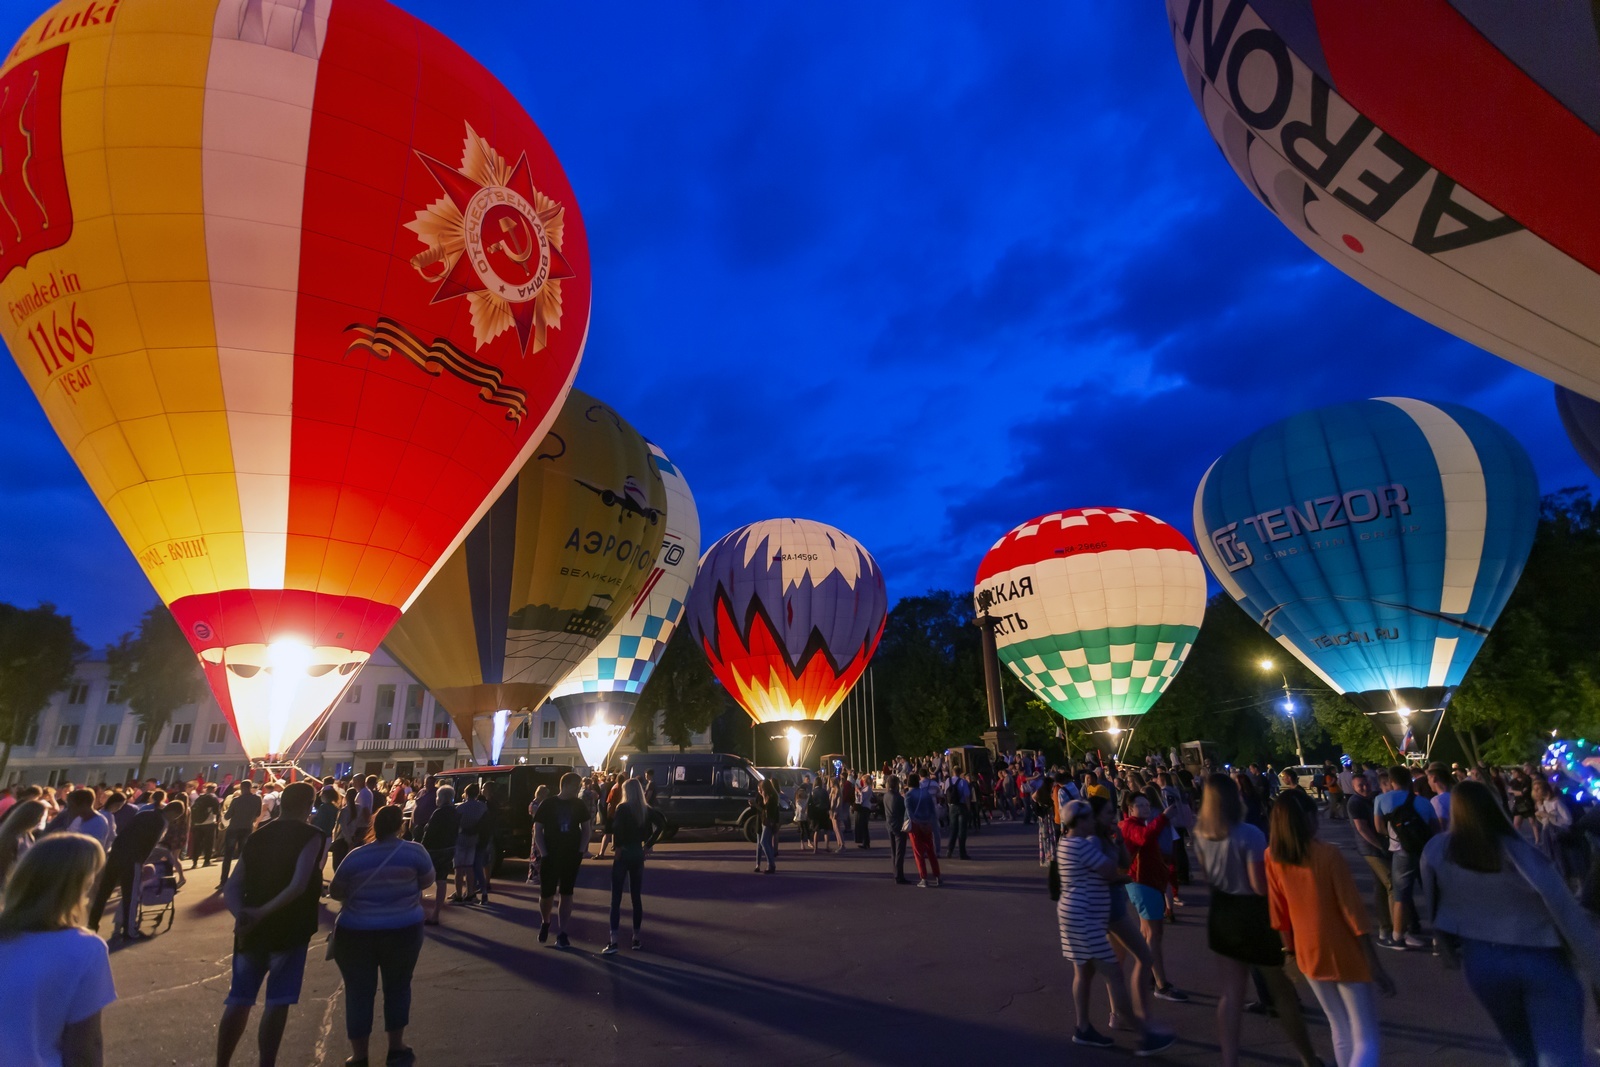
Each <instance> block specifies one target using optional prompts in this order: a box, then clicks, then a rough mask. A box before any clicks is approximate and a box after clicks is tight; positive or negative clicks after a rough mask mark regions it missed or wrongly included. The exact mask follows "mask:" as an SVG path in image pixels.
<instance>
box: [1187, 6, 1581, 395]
mask: <svg viewBox="0 0 1600 1067" xmlns="http://www.w3.org/2000/svg"><path fill="white" fill-rule="evenodd" d="M1167 14H1168V18H1169V20H1170V23H1171V27H1172V33H1173V38H1174V41H1175V43H1176V45H1177V50H1178V58H1179V62H1180V64H1181V66H1182V68H1183V75H1184V80H1185V81H1186V82H1187V83H1188V86H1189V90H1190V92H1191V93H1192V94H1193V95H1194V98H1195V101H1196V103H1197V104H1198V105H1199V108H1200V111H1201V113H1202V115H1203V116H1204V117H1205V121H1206V124H1207V126H1208V127H1209V128H1210V131H1211V135H1212V137H1213V138H1215V140H1216V142H1217V144H1218V146H1219V147H1221V149H1222V152H1223V155H1224V156H1226V157H1227V159H1228V162H1229V163H1231V164H1232V165H1233V168H1234V170H1235V171H1236V172H1237V173H1238V175H1239V177H1240V179H1241V180H1243V182H1244V184H1245V187H1246V188H1248V189H1249V190H1250V192H1251V193H1252V194H1254V195H1255V196H1256V197H1257V198H1258V199H1259V200H1260V201H1261V202H1262V203H1263V204H1265V205H1266V206H1267V207H1268V208H1269V209H1270V210H1271V211H1272V212H1273V213H1274V214H1276V215H1277V216H1278V218H1279V220H1280V221H1282V222H1283V224H1284V225H1285V226H1287V227H1288V228H1289V229H1290V230H1291V231H1292V232H1293V233H1294V234H1295V236H1296V237H1299V238H1300V239H1301V240H1302V241H1304V242H1305V243H1306V244H1307V245H1309V246H1310V247H1311V249H1312V250H1313V251H1315V252H1316V253H1317V254H1318V255H1320V256H1322V257H1323V258H1324V259H1326V260H1327V261H1328V262H1329V263H1331V264H1333V265H1334V266H1335V267H1338V268H1339V269H1340V270H1342V271H1344V272H1345V273H1346V274H1348V275H1350V276H1351V277H1352V278H1354V279H1356V280H1357V281H1359V282H1361V284H1363V285H1365V286H1366V287H1367V288H1369V289H1371V290H1372V291H1374V292H1375V293H1377V294H1379V295H1380V296H1382V297H1384V298H1385V299H1387V300H1390V301H1392V302H1393V303H1395V304H1398V305H1399V306H1401V307H1403V308H1405V309H1406V310H1408V311H1410V312H1412V313H1413V314H1416V315H1419V316H1421V317H1422V318H1424V319H1426V320H1428V321H1429V322H1431V323H1433V324H1434V325H1436V326H1440V327H1442V328H1443V329H1446V330H1449V331H1450V332H1452V333H1454V334H1456V335H1457V336H1459V337H1462V338H1463V339H1465V340H1467V341H1470V342H1472V343H1473V344H1476V345H1479V346H1481V347H1483V348H1485V349H1487V350H1489V351H1490V352H1493V353H1495V354H1496V355H1499V356H1502V357H1504V358H1506V359H1509V360H1511V361H1512V362H1513V363H1517V364H1519V365H1521V366H1523V367H1526V368H1528V369H1529V370H1531V371H1534V372H1535V373H1537V374H1541V375H1543V376H1545V377H1547V378H1552V379H1554V380H1555V381H1556V382H1558V383H1560V384H1562V385H1565V386H1567V387H1568V388H1571V389H1576V390H1578V391H1579V392H1582V393H1584V394H1586V395H1589V396H1597V397H1600V311H1597V309H1600V275H1597V273H1596V272H1597V271H1600V208H1597V207H1596V206H1595V198H1594V195H1593V190H1592V185H1593V175H1594V174H1595V172H1596V171H1597V170H1600V132H1597V131H1600V93H1597V92H1595V91H1594V86H1595V85H1596V84H1600V81H1597V78H1600V66H1597V64H1596V62H1595V56H1596V55H1597V54H1600V51H1597V49H1600V39H1597V36H1596V24H1595V21H1594V17H1593V13H1592V12H1591V11H1590V9H1589V7H1588V5H1585V4H1493V3H1463V2H1457V0H1411V2H1407V3H1403V4H1395V3H1390V2H1380V0H1340V2H1338V3H1316V2H1314V0H1227V2H1223V0H1216V2H1212V0H1204V2H1202V0H1167Z"/></svg>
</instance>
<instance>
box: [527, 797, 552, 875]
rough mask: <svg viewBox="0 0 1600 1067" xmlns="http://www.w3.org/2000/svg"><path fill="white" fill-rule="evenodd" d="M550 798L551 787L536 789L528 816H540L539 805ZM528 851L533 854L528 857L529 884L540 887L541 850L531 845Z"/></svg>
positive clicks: (529, 805)
mask: <svg viewBox="0 0 1600 1067" xmlns="http://www.w3.org/2000/svg"><path fill="white" fill-rule="evenodd" d="M549 796H550V787H549V786H548V785H541V786H540V787H539V788H537V789H535V790H534V791H533V800H532V802H530V803H529V804H528V814H529V815H536V814H538V812H539V805H540V804H543V803H544V802H545V799H546V798H548V797H549ZM528 851H529V852H530V853H532V854H531V855H530V856H529V857H528V884H529V885H538V884H539V850H538V849H536V848H533V847H532V846H531V845H530V846H529V850H528Z"/></svg>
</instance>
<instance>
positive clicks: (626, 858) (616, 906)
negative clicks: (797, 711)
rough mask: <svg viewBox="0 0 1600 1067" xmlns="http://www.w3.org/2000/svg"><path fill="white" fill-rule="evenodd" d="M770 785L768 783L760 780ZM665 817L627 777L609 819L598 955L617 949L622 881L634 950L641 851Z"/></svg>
mask: <svg viewBox="0 0 1600 1067" xmlns="http://www.w3.org/2000/svg"><path fill="white" fill-rule="evenodd" d="M761 784H762V785H771V784H772V783H771V782H762V783H761ZM666 829H667V820H666V818H665V817H663V816H662V814H661V813H660V812H659V811H657V810H656V809H655V808H652V807H651V806H650V805H649V804H648V803H647V802H646V801H645V798H644V785H643V784H642V783H641V782H640V781H639V779H637V778H629V779H628V780H627V781H626V782H624V783H623V785H622V803H620V804H618V805H617V813H616V815H614V816H613V817H612V819H611V839H612V843H613V846H614V847H615V849H616V856H615V857H613V859H612V860H611V940H610V942H609V943H608V944H607V945H606V947H605V948H603V949H601V950H600V954H601V955H602V956H614V955H616V952H617V931H618V929H619V928H620V927H621V925H622V884H623V882H627V883H628V885H629V887H630V889H631V890H632V893H633V947H634V950H635V951H637V950H638V949H639V948H640V947H641V945H640V941H639V927H640V925H641V924H642V923H643V922H644V899H643V881H644V854H645V850H646V849H648V848H650V847H651V846H652V845H654V844H655V843H656V842H657V841H659V840H661V835H662V834H663V833H665V832H666Z"/></svg>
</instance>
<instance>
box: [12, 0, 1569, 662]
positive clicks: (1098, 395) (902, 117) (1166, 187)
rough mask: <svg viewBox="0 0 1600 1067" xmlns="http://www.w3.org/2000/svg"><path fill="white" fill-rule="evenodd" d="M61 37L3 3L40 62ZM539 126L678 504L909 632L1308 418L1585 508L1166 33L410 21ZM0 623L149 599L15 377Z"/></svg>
mask: <svg viewBox="0 0 1600 1067" xmlns="http://www.w3.org/2000/svg"><path fill="white" fill-rule="evenodd" d="M43 6H44V5H42V4H38V5H35V4H30V3H27V2H23V0H16V2H9V3H6V4H5V5H3V10H0V38H3V39H4V41H6V42H9V41H11V40H14V39H15V38H16V37H17V36H18V35H19V34H20V33H21V32H22V30H23V29H24V28H26V26H27V25H28V23H29V22H31V20H32V18H33V17H34V15H35V14H36V13H37V11H38V10H42V8H43ZM402 6H404V7H407V8H408V9H410V10H412V11H413V12H415V13H417V14H419V15H421V16H422V17H425V18H426V19H428V20H429V21H430V22H432V23H433V24H434V25H435V26H437V27H438V28H439V29H441V30H442V31H444V32H445V33H446V34H448V35H449V36H450V37H452V38H454V39H455V40H456V41H458V42H459V43H460V44H461V45H463V46H464V47H465V48H466V49H467V51H469V52H470V53H472V54H473V55H475V56H476V57H477V58H478V59H479V60H480V61H481V62H483V63H484V64H486V65H487V66H488V67H489V68H490V69H491V70H492V71H493V72H494V73H495V74H496V75H497V76H499V78H500V79H501V80H502V81H504V82H505V83H506V84H507V85H508V86H509V87H510V88H511V90H512V91H513V93H515V94H516V96H517V97H518V98H519V99H520V100H521V101H522V103H523V104H524V106H525V107H526V108H527V109H528V111H529V113H530V114H532V116H533V118H534V119H535V121H537V122H538V123H539V125H540V127H541V128H542V129H543V130H544V132H545V135H546V136H547V137H548V138H549V140H550V142H551V144H552V145H554V146H555V149H556V151H557V152H558V153H559V154H560V156H561V158H562V161H563V163H564V165H565V166H566V168H567V173H568V175H569V177H570V178H571V181H572V184H573V187H574V188H575V189H576V191H577V194H578V198H579V206H580V208H581V210H582V212H583V216H584V220H585V223H586V225H587V227H588V230H589V235H590V242H591V245H590V247H591V252H592V256H593V261H594V275H595V277H594V319H593V325H592V327H591V330H590V333H589V343H588V349H587V351H586V353H585V357H584V361H583V365H582V369H581V370H580V371H579V374H578V381H577V384H578V386H579V387H580V388H582V389H584V390H586V391H588V392H590V393H593V394H595V395H597V396H599V397H601V398H603V399H605V400H606V401H608V402H610V403H611V404H613V405H614V406H615V407H616V408H617V409H618V410H619V411H620V412H622V413H623V414H624V415H625V416H626V417H627V418H629V419H630V420H631V421H632V422H633V423H634V425H635V426H636V427H637V428H638V429H639V430H640V431H641V432H643V433H644V434H646V435H647V436H649V437H650V438H652V439H653V440H655V441H656V442H657V443H659V444H660V445H661V446H662V448H664V449H665V450H666V451H667V453H668V454H669V455H670V456H671V457H672V458H673V460H674V461H675V462H676V463H677V464H678V465H679V466H680V467H681V468H682V469H683V470H684V473H685V475H686V477H687V478H688V479H689V482H690V485H691V486H692V487H693V489H694V491H695V494H696V497H697V499H698V501H699V505H700V515H701V523H702V527H703V530H704V534H705V539H706V542H707V543H708V544H709V542H710V540H712V539H713V538H715V537H718V536H721V535H722V534H723V533H725V532H727V531H728V530H729V529H731V528H733V527H734V526H737V525H740V524H742V523H745V522H749V521H752V520H756V519H764V518H771V517H778V516H795V517H805V518H813V519H819V520H822V521H824V522H829V523H833V524H834V525H836V526H839V527H841V528H842V529H844V530H846V531H848V532H850V533H851V534H854V535H855V536H856V537H857V538H859V539H860V540H861V541H862V543H863V544H865V545H866V546H867V548H868V549H869V550H870V551H871V552H873V554H874V555H875V556H876V557H877V559H878V561H879V563H880V564H881V565H882V567H883V570H884V572H885V574H886V576H887V578H888V582H889V591H890V598H891V601H893V600H894V599H897V598H899V597H902V596H908V595H914V594H917V593H921V592H923V591H924V590H927V589H929V588H946V587H958V586H967V585H969V584H970V582H971V580H972V576H973V572H974V570H975V569H976V567H977V563H978V560H979V558H980V557H981V556H982V555H983V553H984V552H985V551H986V550H987V548H988V546H989V545H990V544H991V543H992V542H993V541H994V540H995V539H996V538H997V537H999V536H1000V535H1001V534H1003V533H1004V532H1005V531H1006V530H1008V529H1010V528H1011V527H1012V526H1014V525H1016V524H1017V523H1020V522H1022V521H1024V520H1026V519H1028V518H1030V517H1033V516H1035V515H1038V514H1041V513H1044V512H1047V511H1052V510H1055V509H1058V508H1064V507H1081V506H1093V505H1115V506H1123V507H1132V508H1138V509H1141V510H1144V511H1149V512H1151V513H1153V514H1155V515H1158V516H1161V517H1163V518H1165V519H1167V520H1168V521H1170V522H1172V523H1174V524H1175V525H1177V526H1179V527H1180V528H1181V529H1183V530H1185V531H1186V532H1189V528H1190V522H1189V515H1190V508H1191V501H1192V496H1193V492H1194V487H1195V485H1196V483H1197V482H1198V481H1199V478H1200V476H1201V474H1202V473H1204V471H1205V468H1206V466H1207V465H1208V464H1209V463H1210V462H1211V460H1212V459H1214V458H1215V457H1216V456H1217V455H1218V454H1219V453H1220V452H1222V451H1223V450H1225V449H1226V448H1228V447H1229V446H1230V445H1231V444H1233V443H1234V442H1235V441H1236V440H1237V439H1239V438H1240V437H1242V436H1244V435H1245V434H1247V433H1249V432H1250V431H1252V430H1254V429H1256V428H1258V427H1259V426H1261V425H1263V424H1265V423H1268V422H1271V421H1274V420H1276V419H1278V418H1280V417H1282V416H1284V415H1287V414H1290V413H1292V412H1294V411H1297V410H1300V409H1303V408H1307V407H1313V406H1316V405H1319V404H1322V403H1331V402H1334V401H1339V400H1348V399H1354V398H1359V397H1366V396H1380V395H1408V396H1415V397H1420V398H1423V399H1438V400H1450V401H1456V402H1458V403H1463V404H1466V405H1469V406H1471V407H1474V408H1477V409H1479V410H1480V411H1483V412H1485V413H1487V414H1489V415H1491V416H1493V417H1494V418H1496V419H1498V420H1500V421H1501V422H1503V423H1505V424H1506V425H1507V426H1509V427H1510V428H1511V429H1512V431H1513V432H1514V433H1515V434H1516V435H1517V436H1518V437H1519V438H1520V439H1521V440H1522V443H1523V444H1524V445H1525V446H1526V447H1527V448H1528V450H1529V451H1530V452H1531V453H1532V455H1533V458H1534V462H1535V465H1536V467H1537V468H1538V471H1539V477H1540V481H1541V485H1542V487H1543V488H1544V489H1545V490H1546V491H1548V490H1551V489H1555V488H1559V487H1562V486H1569V485H1575V484H1587V483H1588V482H1589V481H1590V480H1591V476H1590V475H1589V473H1588V471H1587V470H1586V468H1584V467H1583V465H1582V463H1581V462H1580V461H1579V460H1578V458H1577V457H1576V455H1575V454H1574V453H1573V452H1572V450H1571V448H1570V447H1569V445H1568V444H1567V441H1566V437H1565V435H1564V433H1563V432H1562V429H1561V426H1560V423H1559V422H1558V421H1557V419H1556V416H1555V409H1554V405H1553V402H1552V399H1551V391H1552V387H1551V386H1550V384H1549V383H1548V382H1546V381H1545V380H1543V379H1541V378H1538V377H1536V376H1534V375H1532V374H1530V373H1528V372H1526V371H1523V370H1520V369H1519V368H1517V367H1514V366H1513V365H1511V364H1509V363H1506V362H1503V361H1502V360H1500V359H1498V358H1496V357H1494V356H1491V355H1488V354H1486V353H1484V352H1483V351H1481V350H1479V349H1477V348H1474V347H1472V346H1470V345H1468V344H1466V343H1464V342H1461V341H1458V340H1456V339H1454V338H1453V337H1451V336H1450V335H1448V334H1446V333H1443V332H1441V331H1440V330H1438V329H1436V328H1434V327H1432V326H1430V325H1428V324H1426V323H1424V322H1422V321H1421V320H1419V319H1416V318H1413V317H1412V316H1411V315H1409V314H1407V313H1406V312H1403V311H1400V310H1398V309H1397V308H1394V307H1392V306H1390V305H1389V304H1387V303H1386V302H1384V301H1383V300H1381V299H1380V298H1378V297H1376V296H1374V295H1372V294H1371V293H1369V292H1368V291H1367V290H1365V289H1363V288H1362V287H1361V286H1360V285H1358V284H1356V283H1355V282H1353V281H1351V280H1349V279H1347V278H1346V277H1345V276H1344V275H1342V274H1340V273H1339V272H1338V271H1336V270H1334V269H1333V268H1332V267H1329V266H1327V265H1325V264H1324V263H1323V262H1322V261H1321V260H1320V259H1318V258H1317V257H1316V256H1315V255H1313V254H1312V253H1311V252H1310V251H1308V250H1307V249H1306V248H1304V247H1303V246H1302V245H1301V244H1300V243H1299V242H1298V241H1296V240H1295V239H1294V238H1293V237H1292V236H1291V235H1290V234H1289V232H1288V231H1287V230H1285V229H1284V228H1283V227H1282V226H1281V225H1279V223H1278V222H1277V221H1276V220H1275V219H1273V218H1272V216H1271V215H1270V214H1269V213H1268V212H1267V211H1266V209H1265V208H1263V207H1261V206H1260V205H1259V204H1258V203H1257V202H1256V201H1255V200H1253V199H1252V198H1251V197H1250V195H1249V194H1248V193H1247V192H1246V190H1245V188H1244V187H1243V186H1242V185H1241V184H1240V183H1239V181H1238V179H1237V178H1236V177H1235V176H1234V174H1233V172H1232V171H1231V170H1230V168H1229V167H1228V165H1227V164H1226V162H1224V160H1223V159H1222V157H1221V155H1220V153H1219V152H1218V151H1217V149H1216V148H1215V146H1214V145H1213V144H1212V142H1211V139H1210V137H1209V136H1208V134H1207V133H1206V131H1205V128H1204V125H1203V123H1202V122H1201V120H1200V117H1199V115H1198V114H1197V112H1196V111H1195V108H1194V105H1193V103H1192V102H1191V100H1190V98H1189V95H1188V92H1187V91H1186V89H1185V88H1184V85H1183V82H1182V79H1181V78H1180V76H1179V71H1178V65H1177V61H1176V59H1175V56H1174V52H1173V46H1172V40H1171V37H1170V34H1169V31H1168V28H1167V24H1166V15H1165V13H1164V11H1163V9H1162V7H1161V5H1158V4H1155V3H1137V4H1133V3H1113V4H1093V5H1091V4H1072V5H1009V4H992V5H968V4H962V5H955V4H936V3H932V2H929V0H916V2H915V3H898V4H873V5H859V4H842V3H840V4H831V3H806V4H799V3H787V4H773V5H746V4H730V3H716V4H710V3H708V4H690V3H674V4H660V5H644V4H627V5H622V4H565V5H548V4H506V3H503V2H494V3H490V2H488V0H459V2H455V3H449V4H446V3H440V2H427V3H423V2H418V0H412V2H410V3H406V4H403V5H402ZM0 363H3V366H0V455H3V456H4V457H5V461H4V462H0V517H3V518H0V560H3V562H0V600H8V601H12V602H15V603H20V604H23V605H32V604H33V603H35V602H37V601H40V600H49V601H53V602H54V603H56V604H57V605H58V606H59V607H60V608H61V609H62V610H64V611H67V612H69V613H71V614H72V616H73V617H74V619H75V620H76V621H77V623H78V626H79V629H80V632H81V634H82V635H83V637H84V638H85V639H86V640H89V641H91V642H93V643H95V644H102V643H105V642H107V641H110V640H113V639H114V638H115V637H116V636H117V635H118V634H120V633H122V632H123V631H124V630H126V629H128V628H130V627H131V626H133V625H134V624H135V623H136V621H137V618H138V615H139V613H140V612H141V611H143V610H144V609H145V608H147V607H149V606H150V605H151V604H152V603H154V600H155V597H154V593H153V592H152V591H151V589H150V588H149V586H148V584H147V583H146V582H145V580H144V578H143V577H142V576H141V574H140V572H139V569H138V567H137V566H136V565H135V563H134V561H133V558H132V556H131V555H130V554H129V553H128V551H127V549H126V548H125V547H124V545H123V543H122V541H121V539H120V537H119V536H118V535H117V533H116V531H115V529H114V528H113V527H112V525H111V523H110V521H109V520H108V519H107V518H106V517H105V515H104V513H103V512H102V510H101V508H100V506H99V504H98V503H97V502H96V501H95V499H94V497H93V496H92V495H91V494H90V493H89V490H88V488H87V487H86V485H85V484H84V482H83V479H82V477H81V476H80V475H79V473H78V471H77V468H76V467H75V465H74V464H73V463H72V461H71V460H70V459H69V458H68V456H67V454H66V452H65V450H64V449H63V448H62V447H61V445H60V443H59V442H58V440H57V439H56V436H55V434H54V432H53V431H52V430H51V429H50V426H49V424H48V423H47V422H46V421H45V419H44V416H43V414H42V413H41V412H40V410H39V408H38V405H37V404H36V402H35V401H34V399H33V396H32V395H31V393H30V392H29V391H28V389H27V387H26V386H25V385H24V383H23V380H22V378H21V376H20V375H19V374H18V373H17V371H16V368H15V366H14V365H13V364H12V363H11V362H10V361H9V360H4V361H0Z"/></svg>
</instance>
